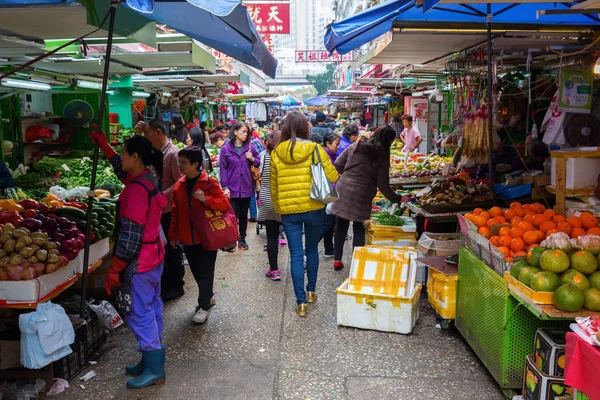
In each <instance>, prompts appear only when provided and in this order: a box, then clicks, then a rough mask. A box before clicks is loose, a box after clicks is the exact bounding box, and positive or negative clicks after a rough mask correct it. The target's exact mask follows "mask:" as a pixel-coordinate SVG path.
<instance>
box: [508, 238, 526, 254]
mask: <svg viewBox="0 0 600 400" xmlns="http://www.w3.org/2000/svg"><path fill="white" fill-rule="evenodd" d="M510 249H511V250H512V251H523V250H525V242H524V241H523V239H521V238H513V240H511V242H510Z"/></svg>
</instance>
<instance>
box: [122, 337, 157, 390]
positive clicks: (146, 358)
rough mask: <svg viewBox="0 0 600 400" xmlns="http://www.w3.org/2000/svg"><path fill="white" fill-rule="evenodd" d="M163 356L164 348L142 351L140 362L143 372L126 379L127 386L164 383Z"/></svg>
mask: <svg viewBox="0 0 600 400" xmlns="http://www.w3.org/2000/svg"><path fill="white" fill-rule="evenodd" d="M165 356H166V349H165V348H164V347H163V348H162V349H160V350H152V351H144V352H142V362H143V363H144V365H145V368H144V372H142V374H141V375H140V376H138V377H137V378H133V379H130V380H128V381H127V387H128V388H130V389H143V388H145V387H148V386H152V385H162V384H164V383H165V378H166V374H165Z"/></svg>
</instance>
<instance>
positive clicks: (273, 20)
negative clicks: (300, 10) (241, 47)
mask: <svg viewBox="0 0 600 400" xmlns="http://www.w3.org/2000/svg"><path fill="white" fill-rule="evenodd" d="M245 4H246V9H247V10H248V14H250V18H252V22H254V26H255V27H256V31H257V32H258V33H260V34H265V33H270V34H271V35H289V34H290V3H252V2H249V1H247V2H245Z"/></svg>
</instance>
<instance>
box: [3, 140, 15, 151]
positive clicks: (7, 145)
mask: <svg viewBox="0 0 600 400" xmlns="http://www.w3.org/2000/svg"><path fill="white" fill-rule="evenodd" d="M12 150H13V142H10V141H8V140H3V141H2V151H3V152H4V154H10V153H12Z"/></svg>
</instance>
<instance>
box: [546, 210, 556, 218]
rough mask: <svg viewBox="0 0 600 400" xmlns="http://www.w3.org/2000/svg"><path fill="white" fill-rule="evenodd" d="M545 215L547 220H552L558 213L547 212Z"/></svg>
mask: <svg viewBox="0 0 600 400" xmlns="http://www.w3.org/2000/svg"><path fill="white" fill-rule="evenodd" d="M544 215H545V216H546V218H547V219H552V218H554V216H555V215H556V212H554V210H546V211H544Z"/></svg>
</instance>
